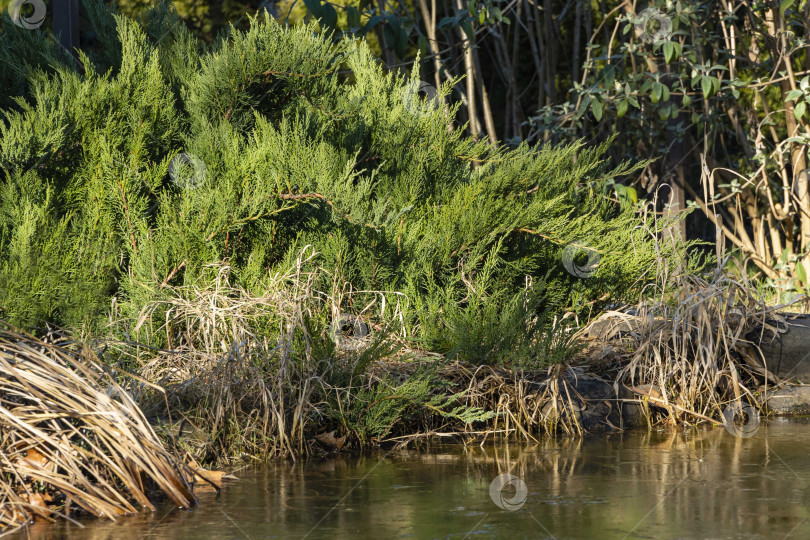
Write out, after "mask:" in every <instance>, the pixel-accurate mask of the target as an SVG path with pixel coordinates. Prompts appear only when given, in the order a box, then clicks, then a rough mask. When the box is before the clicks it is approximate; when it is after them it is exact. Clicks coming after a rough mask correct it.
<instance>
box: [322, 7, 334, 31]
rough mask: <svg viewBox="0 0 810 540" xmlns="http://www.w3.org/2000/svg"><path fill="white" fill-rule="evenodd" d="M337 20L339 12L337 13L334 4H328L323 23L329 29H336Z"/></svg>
mask: <svg viewBox="0 0 810 540" xmlns="http://www.w3.org/2000/svg"><path fill="white" fill-rule="evenodd" d="M337 19H338V16H337V11H335V8H333V7H332V4H330V3H328V2H327V3H326V4H324V5H323V17H322V18H321V22H322V23H323V24H324V25H325V26H327V27H328V28H336V27H337Z"/></svg>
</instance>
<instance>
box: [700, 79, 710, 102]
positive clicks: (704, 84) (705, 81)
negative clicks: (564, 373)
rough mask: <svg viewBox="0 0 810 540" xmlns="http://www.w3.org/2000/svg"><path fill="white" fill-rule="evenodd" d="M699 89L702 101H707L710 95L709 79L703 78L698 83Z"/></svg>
mask: <svg viewBox="0 0 810 540" xmlns="http://www.w3.org/2000/svg"><path fill="white" fill-rule="evenodd" d="M700 88H701V89H702V90H703V99H708V98H709V96H710V95H711V93H712V80H711V77H703V78H702V79H701V81H700Z"/></svg>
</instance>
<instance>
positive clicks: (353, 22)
mask: <svg viewBox="0 0 810 540" xmlns="http://www.w3.org/2000/svg"><path fill="white" fill-rule="evenodd" d="M346 22H347V23H348V25H349V28H360V11H359V10H358V9H357V8H356V7H354V6H349V8H348V9H347V10H346Z"/></svg>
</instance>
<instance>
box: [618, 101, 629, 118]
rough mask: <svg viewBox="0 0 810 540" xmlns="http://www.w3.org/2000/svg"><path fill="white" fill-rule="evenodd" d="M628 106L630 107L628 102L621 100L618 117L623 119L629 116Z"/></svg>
mask: <svg viewBox="0 0 810 540" xmlns="http://www.w3.org/2000/svg"><path fill="white" fill-rule="evenodd" d="M627 105H628V103H627V100H625V99H623V100H621V101H620V102H619V104H618V105H617V106H616V116H618V117H619V118H621V117H622V116H624V115H625V114H627Z"/></svg>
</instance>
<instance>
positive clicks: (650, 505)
mask: <svg viewBox="0 0 810 540" xmlns="http://www.w3.org/2000/svg"><path fill="white" fill-rule="evenodd" d="M503 474H511V475H513V476H512V477H505V476H500V475H503ZM237 476H239V477H240V479H241V480H240V481H239V482H234V483H231V484H230V485H229V487H228V488H227V489H226V490H225V491H223V492H222V493H221V494H220V495H218V496H217V495H214V494H210V495H203V496H202V497H201V501H200V506H199V507H197V508H195V509H193V510H176V509H172V508H170V507H168V506H164V507H162V508H159V510H158V511H157V512H154V513H149V514H142V515H138V516H135V517H132V518H126V519H122V520H119V521H118V522H109V521H101V520H88V521H83V523H84V525H85V528H84V529H81V528H79V527H77V526H76V525H70V524H58V525H44V524H43V525H36V526H34V527H33V528H32V529H31V531H30V537H31V538H42V539H44V538H49V539H50V538H76V539H93V540H106V539H110V540H112V539H119V538H148V539H166V540H179V539H194V540H200V539H203V538H223V539H229V538H239V539H242V538H327V539H332V540H334V539H343V538H375V539H376V538H471V539H477V538H508V539H516V538H550V539H551V538H556V539H564V538H583V539H613V538H617V539H623V538H654V539H659V538H701V539H704V538H745V539H754V538H800V539H801V538H810V422H808V421H804V420H791V421H785V420H779V419H777V420H772V421H770V422H768V423H763V424H762V425H761V426H759V429H758V430H757V431H756V433H755V434H754V436H753V437H750V438H739V437H735V436H733V435H731V434H730V433H729V432H727V431H726V430H725V429H723V428H714V429H710V428H707V429H691V430H687V431H682V432H672V431H668V432H647V431H635V432H625V433H616V434H611V435H601V436H589V437H587V438H585V439H581V440H570V439H558V440H556V441H555V440H544V441H542V442H541V443H540V444H534V445H525V444H516V443H514V442H513V443H511V444H509V445H506V444H490V445H485V446H483V447H481V446H478V445H473V446H467V447H464V446H461V445H431V446H430V447H429V448H426V449H424V450H420V451H413V450H412V451H395V452H377V453H375V454H367V455H362V456H352V455H348V454H347V455H339V456H336V457H330V458H326V459H310V460H308V461H299V462H298V463H271V464H264V465H261V466H257V467H255V468H250V469H242V470H241V471H239V472H238V473H237ZM498 478H500V480H498ZM504 479H505V481H504ZM509 479H511V483H508V484H507V485H505V486H504V484H506V483H507V482H508V481H509ZM493 481H495V485H494V486H493ZM499 481H500V484H499V483H498V482H499ZM500 486H503V489H502V490H498V487H500ZM496 503H497V504H496ZM499 505H500V506H501V507H504V508H505V509H504V508H501V507H499ZM21 537H25V536H24V535H23V536H21Z"/></svg>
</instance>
